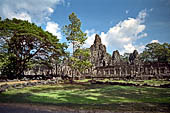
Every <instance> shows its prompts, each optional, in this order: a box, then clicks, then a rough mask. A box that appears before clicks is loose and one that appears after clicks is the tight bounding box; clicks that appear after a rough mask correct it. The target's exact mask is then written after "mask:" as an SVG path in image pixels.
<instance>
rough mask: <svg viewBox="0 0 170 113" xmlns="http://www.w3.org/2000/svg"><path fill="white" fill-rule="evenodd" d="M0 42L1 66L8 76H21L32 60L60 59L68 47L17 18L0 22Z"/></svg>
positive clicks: (49, 34) (31, 24) (39, 28)
mask: <svg viewBox="0 0 170 113" xmlns="http://www.w3.org/2000/svg"><path fill="white" fill-rule="evenodd" d="M0 41H1V43H0V57H1V58H2V59H1V63H0V64H1V65H0V66H1V68H2V72H3V73H4V74H8V75H21V74H22V73H23V71H24V70H25V69H26V67H27V65H28V64H27V63H28V62H29V61H30V60H31V59H47V58H49V57H51V56H57V57H60V56H62V55H63V54H64V53H65V48H66V47H67V46H66V44H64V43H59V39H57V37H56V36H53V35H52V34H51V33H49V32H47V31H44V30H43V29H42V28H41V27H38V26H37V25H35V24H34V23H29V22H28V21H23V20H18V19H15V18H14V19H13V20H9V19H5V20H1V21H0Z"/></svg>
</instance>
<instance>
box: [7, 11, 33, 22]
mask: <svg viewBox="0 0 170 113" xmlns="http://www.w3.org/2000/svg"><path fill="white" fill-rule="evenodd" d="M10 16H11V18H17V19H21V20H28V21H29V22H31V16H30V15H29V14H27V13H25V12H22V13H18V14H13V13H11V14H10Z"/></svg>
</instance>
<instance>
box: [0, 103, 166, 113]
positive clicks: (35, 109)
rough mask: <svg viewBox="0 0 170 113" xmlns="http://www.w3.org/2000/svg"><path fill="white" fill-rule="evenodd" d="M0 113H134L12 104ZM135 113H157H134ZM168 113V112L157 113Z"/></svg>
mask: <svg viewBox="0 0 170 113" xmlns="http://www.w3.org/2000/svg"><path fill="white" fill-rule="evenodd" d="M0 113H132V111H116V112H114V111H108V110H76V109H70V108H67V107H61V106H60V107H58V106H44V105H32V104H18V103H17V104H14V103H12V104H10V103H0ZM133 113H155V111H154V112H146V111H145V112H143V111H133ZM156 113H166V112H160V111H159V112H156ZM167 113H168V112H167Z"/></svg>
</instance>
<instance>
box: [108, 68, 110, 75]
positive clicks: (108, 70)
mask: <svg viewBox="0 0 170 113" xmlns="http://www.w3.org/2000/svg"><path fill="white" fill-rule="evenodd" d="M108 75H109V76H110V68H109V69H108Z"/></svg>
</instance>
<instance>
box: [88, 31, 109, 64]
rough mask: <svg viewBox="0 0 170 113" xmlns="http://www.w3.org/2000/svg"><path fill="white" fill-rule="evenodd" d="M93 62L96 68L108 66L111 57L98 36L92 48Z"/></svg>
mask: <svg viewBox="0 0 170 113" xmlns="http://www.w3.org/2000/svg"><path fill="white" fill-rule="evenodd" d="M90 52H91V62H92V64H94V65H95V66H106V65H108V63H109V59H110V56H109V54H108V53H107V52H106V46H105V45H103V44H102V42H101V38H100V36H99V35H97V34H96V36H95V40H94V44H93V45H91V47H90Z"/></svg>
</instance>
